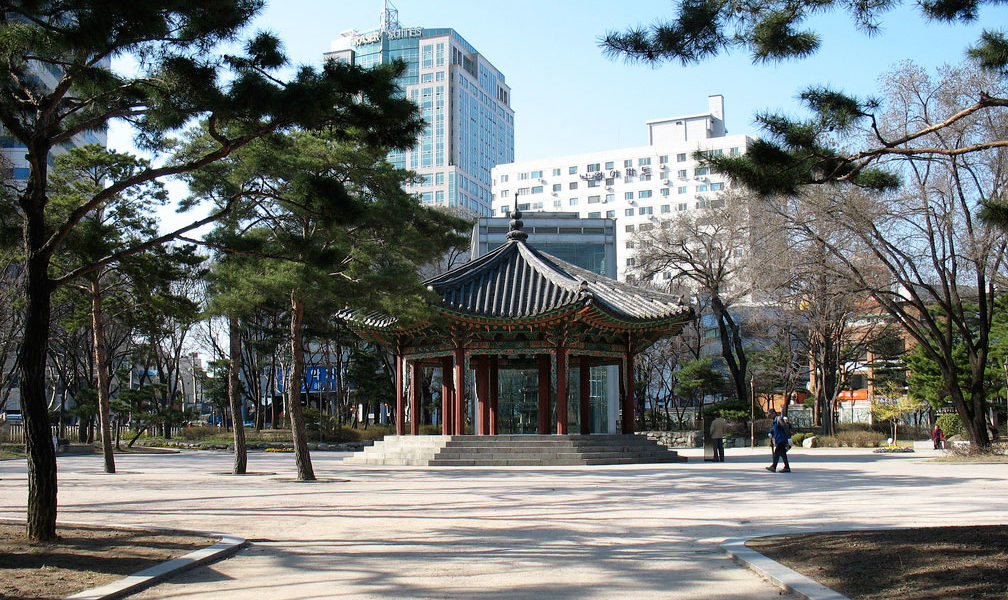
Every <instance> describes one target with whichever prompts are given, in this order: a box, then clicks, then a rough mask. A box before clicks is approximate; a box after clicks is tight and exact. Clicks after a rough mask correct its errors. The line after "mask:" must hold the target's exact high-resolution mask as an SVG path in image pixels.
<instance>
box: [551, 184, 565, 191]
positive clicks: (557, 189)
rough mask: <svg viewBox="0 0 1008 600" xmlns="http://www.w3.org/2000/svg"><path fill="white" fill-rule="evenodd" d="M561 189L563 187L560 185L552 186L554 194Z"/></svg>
mask: <svg viewBox="0 0 1008 600" xmlns="http://www.w3.org/2000/svg"><path fill="white" fill-rule="evenodd" d="M562 187H563V186H562V185H560V184H559V183H554V184H553V191H554V192H559V191H560V188H562Z"/></svg>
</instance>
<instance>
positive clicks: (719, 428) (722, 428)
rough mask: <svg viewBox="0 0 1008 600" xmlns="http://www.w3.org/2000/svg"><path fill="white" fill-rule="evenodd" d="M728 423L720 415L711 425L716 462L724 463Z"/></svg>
mask: <svg viewBox="0 0 1008 600" xmlns="http://www.w3.org/2000/svg"><path fill="white" fill-rule="evenodd" d="M727 431H728V422H727V421H725V420H724V419H723V418H721V415H718V416H717V418H715V419H714V420H713V421H711V424H710V437H711V442H712V443H713V444H714V462H724V436H725V432H727Z"/></svg>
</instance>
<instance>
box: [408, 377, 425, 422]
mask: <svg viewBox="0 0 1008 600" xmlns="http://www.w3.org/2000/svg"><path fill="white" fill-rule="evenodd" d="M410 375H411V377H410V386H409V410H410V435H420V386H421V385H423V365H421V364H420V363H418V362H416V361H414V362H412V363H410Z"/></svg>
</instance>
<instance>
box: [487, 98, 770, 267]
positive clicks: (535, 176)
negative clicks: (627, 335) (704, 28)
mask: <svg viewBox="0 0 1008 600" xmlns="http://www.w3.org/2000/svg"><path fill="white" fill-rule="evenodd" d="M647 126H648V145H647V146H639V147H634V148H622V149H617V150H604V151H601V152H591V153H587V154H577V155H571V156H561V157H555V158H542V159H536V160H528V161H522V162H517V163H510V164H503V165H499V166H497V167H495V168H494V169H493V190H494V201H493V208H494V214H495V215H497V216H505V215H506V214H507V213H508V211H510V210H511V209H512V207H513V205H514V198H515V194H517V195H518V209H519V210H520V211H522V212H523V213H525V214H526V215H529V216H531V215H530V213H536V212H544V211H545V212H557V211H570V212H575V213H577V214H578V215H579V216H581V217H586V218H599V217H602V218H610V219H616V223H617V227H616V236H617V237H616V253H617V258H616V260H617V268H618V272H617V275H618V276H617V279H620V280H623V279H625V278H626V274H627V271H628V270H632V269H633V267H634V265H635V263H634V260H635V259H634V256H633V234H634V232H636V231H643V230H646V229H647V228H650V227H655V226H657V225H658V223H659V222H660V221H662V220H665V219H671V218H675V216H676V215H678V214H682V213H684V212H685V211H692V210H698V209H702V208H704V207H706V206H709V205H711V203H716V202H720V201H721V200H720V199H719V198H718V196H719V195H720V192H721V191H722V190H725V189H727V188H728V186H729V182H728V180H727V179H726V178H724V177H723V176H721V175H718V174H715V173H711V172H710V171H709V170H708V169H707V167H704V166H702V165H700V164H697V162H696V160H694V158H693V153H694V152H695V151H697V150H707V151H712V152H715V153H720V154H724V155H728V156H736V155H740V154H744V153H745V152H746V150H747V148H748V147H749V143H750V141H751V140H750V138H749V137H747V136H745V135H727V130H726V129H725V122H724V98H723V97H722V96H711V97H710V98H709V105H708V112H706V113H701V114H695V115H686V116H681V117H672V118H669V119H659V120H655V121H649V122H648V123H647Z"/></svg>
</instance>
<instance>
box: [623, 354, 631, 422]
mask: <svg viewBox="0 0 1008 600" xmlns="http://www.w3.org/2000/svg"><path fill="white" fill-rule="evenodd" d="M633 359H634V357H633V352H632V350H631V349H630V346H629V344H628V345H627V352H626V373H625V375H624V377H625V378H626V394H625V395H624V396H623V433H625V434H633V432H634V362H633Z"/></svg>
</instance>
